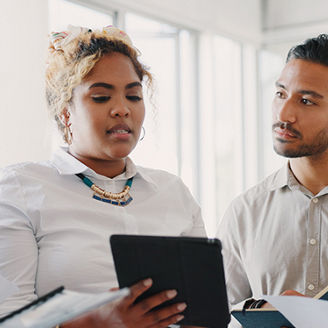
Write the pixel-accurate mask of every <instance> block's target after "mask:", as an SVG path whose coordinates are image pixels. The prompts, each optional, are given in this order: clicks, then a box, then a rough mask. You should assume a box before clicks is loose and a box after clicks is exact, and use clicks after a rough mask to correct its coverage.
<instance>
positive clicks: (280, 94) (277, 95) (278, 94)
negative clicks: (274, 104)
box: [275, 91, 283, 98]
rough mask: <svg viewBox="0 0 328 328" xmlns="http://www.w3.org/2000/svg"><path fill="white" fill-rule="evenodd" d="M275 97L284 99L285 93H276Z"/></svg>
mask: <svg viewBox="0 0 328 328" xmlns="http://www.w3.org/2000/svg"><path fill="white" fill-rule="evenodd" d="M275 95H276V97H278V98H282V97H283V93H282V92H281V91H277V92H276V93H275Z"/></svg>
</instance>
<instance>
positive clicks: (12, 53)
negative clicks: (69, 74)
mask: <svg viewBox="0 0 328 328" xmlns="http://www.w3.org/2000/svg"><path fill="white" fill-rule="evenodd" d="M0 30H1V41H0V42H1V45H0V49H1V51H0V62H1V65H0V76H1V79H0V99H1V103H0V114H1V116H0V117H1V121H0V154H1V156H0V166H4V165H7V164H9V163H13V162H17V161H25V160H38V159H42V158H45V157H47V156H48V155H49V140H46V130H47V123H46V122H47V113H46V106H45V100H44V84H43V80H44V78H43V74H44V73H43V69H44V62H45V50H46V46H47V1H45V0H10V1H0Z"/></svg>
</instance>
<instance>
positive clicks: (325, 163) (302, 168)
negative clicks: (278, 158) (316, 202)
mask: <svg viewBox="0 0 328 328" xmlns="http://www.w3.org/2000/svg"><path fill="white" fill-rule="evenodd" d="M290 168H291V170H292V171H293V173H294V176H295V177H296V179H297V180H298V181H299V182H300V183H301V184H302V185H303V186H304V187H305V188H306V189H308V190H309V191H311V192H312V193H313V194H314V195H316V194H318V193H319V192H320V191H321V190H322V189H323V188H324V187H326V186H328V153H324V154H321V155H320V156H316V157H314V156H309V157H299V158H292V159H290Z"/></svg>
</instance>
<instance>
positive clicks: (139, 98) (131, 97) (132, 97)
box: [126, 96, 142, 101]
mask: <svg viewBox="0 0 328 328" xmlns="http://www.w3.org/2000/svg"><path fill="white" fill-rule="evenodd" d="M126 99H128V100H131V101H140V100H142V98H141V97H139V96H126Z"/></svg>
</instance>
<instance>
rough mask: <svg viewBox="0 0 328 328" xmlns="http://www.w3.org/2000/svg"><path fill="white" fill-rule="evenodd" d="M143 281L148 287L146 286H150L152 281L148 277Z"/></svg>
mask: <svg viewBox="0 0 328 328" xmlns="http://www.w3.org/2000/svg"><path fill="white" fill-rule="evenodd" d="M143 283H144V285H145V286H147V287H148V286H150V285H151V284H152V283H153V281H152V280H151V279H150V278H148V279H146V280H144V282H143Z"/></svg>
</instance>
